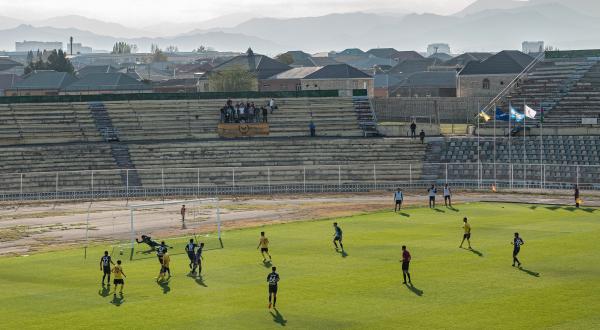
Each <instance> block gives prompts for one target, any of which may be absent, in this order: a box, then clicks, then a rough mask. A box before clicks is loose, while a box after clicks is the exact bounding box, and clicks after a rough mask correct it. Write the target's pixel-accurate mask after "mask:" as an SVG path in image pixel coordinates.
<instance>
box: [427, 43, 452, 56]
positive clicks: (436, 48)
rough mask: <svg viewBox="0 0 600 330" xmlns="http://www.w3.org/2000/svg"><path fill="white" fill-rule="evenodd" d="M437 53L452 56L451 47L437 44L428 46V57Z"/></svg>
mask: <svg viewBox="0 0 600 330" xmlns="http://www.w3.org/2000/svg"><path fill="white" fill-rule="evenodd" d="M437 53H444V54H450V45H448V44H443V43H437V44H431V45H429V46H427V57H430V56H431V55H433V54H437Z"/></svg>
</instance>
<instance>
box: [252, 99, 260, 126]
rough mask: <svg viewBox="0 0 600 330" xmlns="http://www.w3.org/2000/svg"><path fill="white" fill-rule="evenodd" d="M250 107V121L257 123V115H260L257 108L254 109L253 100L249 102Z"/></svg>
mask: <svg viewBox="0 0 600 330" xmlns="http://www.w3.org/2000/svg"><path fill="white" fill-rule="evenodd" d="M250 109H252V122H253V123H258V117H259V116H260V113H259V112H258V109H256V106H255V105H254V102H252V103H250Z"/></svg>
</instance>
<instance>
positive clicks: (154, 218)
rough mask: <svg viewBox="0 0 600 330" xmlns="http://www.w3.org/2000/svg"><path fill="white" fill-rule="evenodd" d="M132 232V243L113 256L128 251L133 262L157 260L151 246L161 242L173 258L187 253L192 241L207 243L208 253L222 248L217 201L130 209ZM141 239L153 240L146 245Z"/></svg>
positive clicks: (191, 201)
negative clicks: (145, 237) (187, 246)
mask: <svg viewBox="0 0 600 330" xmlns="http://www.w3.org/2000/svg"><path fill="white" fill-rule="evenodd" d="M184 205H185V209H182V207H183V206H184ZM129 231H130V243H129V244H121V245H118V246H115V247H113V251H112V252H113V254H115V253H118V254H120V255H123V254H124V251H125V250H129V253H130V259H131V260H134V259H144V258H151V257H154V256H155V255H156V254H155V253H154V252H155V247H152V246H151V245H152V244H154V243H159V244H160V243H161V242H162V241H164V242H165V243H166V245H167V246H168V247H169V253H170V254H171V255H174V254H183V253H185V245H186V244H187V243H188V242H189V239H194V242H195V243H196V244H200V243H204V249H205V250H212V249H221V248H223V240H222V237H221V210H220V207H219V199H218V198H202V199H193V200H180V201H167V202H156V203H147V204H136V205H130V206H129ZM142 235H144V236H148V237H150V239H148V241H147V242H144V241H142ZM148 243H150V244H148ZM115 249H118V251H115Z"/></svg>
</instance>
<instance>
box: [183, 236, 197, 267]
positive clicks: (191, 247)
mask: <svg viewBox="0 0 600 330" xmlns="http://www.w3.org/2000/svg"><path fill="white" fill-rule="evenodd" d="M197 246H198V245H196V243H194V239H192V238H190V242H189V243H187V244H186V245H185V253H187V256H188V258H189V259H190V269H192V267H193V266H194V261H195V260H196V247H197Z"/></svg>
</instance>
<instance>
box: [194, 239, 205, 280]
mask: <svg viewBox="0 0 600 330" xmlns="http://www.w3.org/2000/svg"><path fill="white" fill-rule="evenodd" d="M203 250H204V243H200V245H199V246H198V250H196V255H195V256H194V268H192V274H196V268H198V274H200V273H202V259H204V257H203V256H202V252H203Z"/></svg>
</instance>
